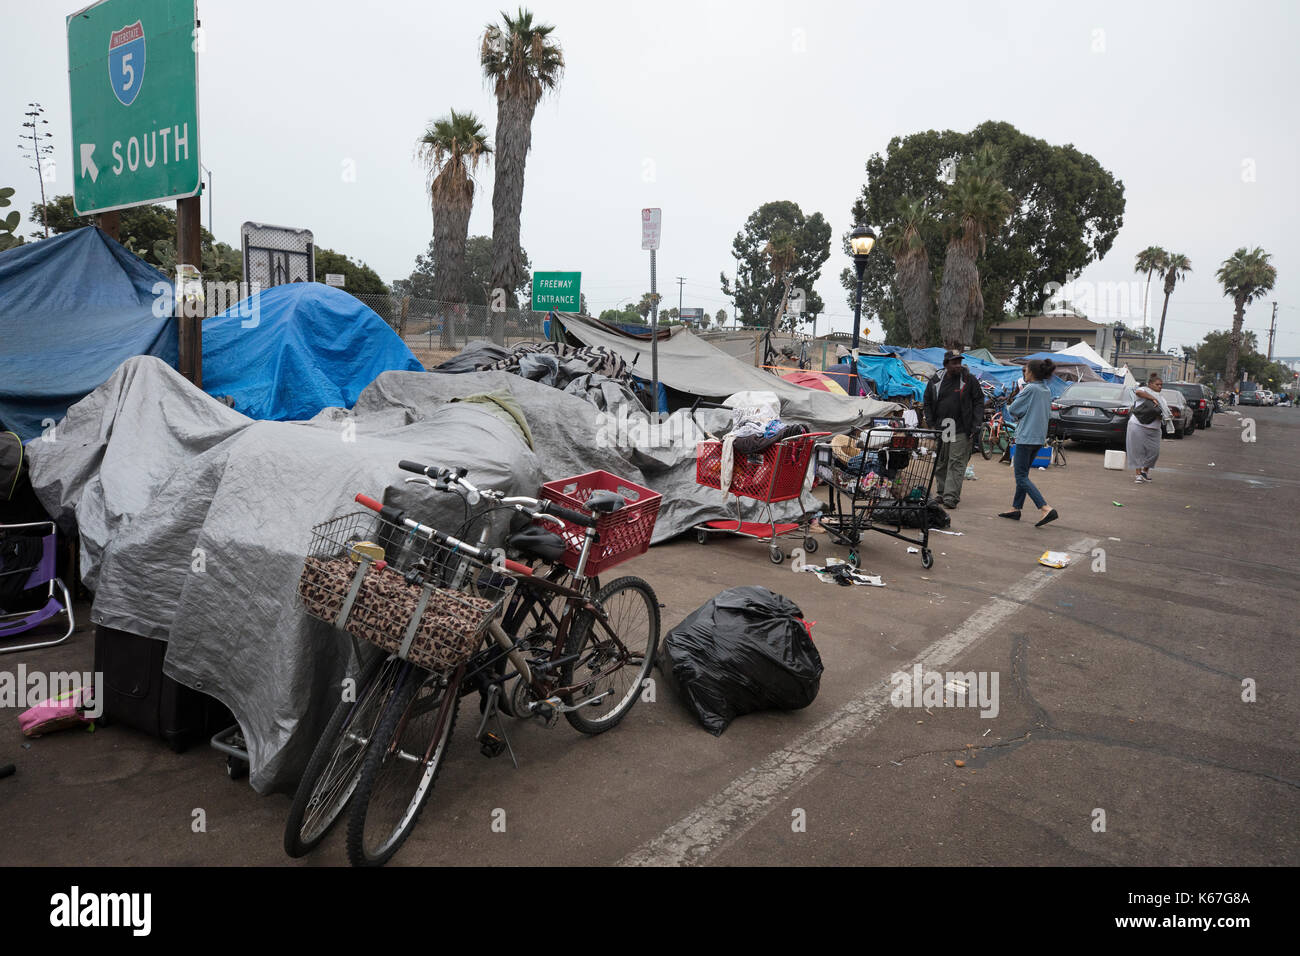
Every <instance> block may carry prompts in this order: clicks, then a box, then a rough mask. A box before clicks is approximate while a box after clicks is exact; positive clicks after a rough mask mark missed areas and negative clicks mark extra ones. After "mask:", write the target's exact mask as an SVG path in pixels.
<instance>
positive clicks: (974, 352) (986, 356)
mask: <svg viewBox="0 0 1300 956" xmlns="http://www.w3.org/2000/svg"><path fill="white" fill-rule="evenodd" d="M966 354H967V355H969V356H970V357H971V358H975V359H979V360H980V361H981V362H987V363H988V364H989V365H1006V364H1007V363H1006V362H1002V361H999V360H998V359H996V358H994V356H993V353H992V352H990V351H989V350H988V349H971V350H970V351H968V352H967V353H966Z"/></svg>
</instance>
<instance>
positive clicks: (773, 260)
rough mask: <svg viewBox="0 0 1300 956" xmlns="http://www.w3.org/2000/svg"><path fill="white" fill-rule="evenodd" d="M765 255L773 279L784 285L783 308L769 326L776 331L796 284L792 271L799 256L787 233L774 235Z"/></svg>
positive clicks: (777, 311)
mask: <svg viewBox="0 0 1300 956" xmlns="http://www.w3.org/2000/svg"><path fill="white" fill-rule="evenodd" d="M763 255H765V256H767V262H768V268H769V269H771V271H772V275H773V277H774V278H775V279H776V280H777V281H779V282H780V283H781V284H782V293H781V306H780V308H778V309H777V310H776V314H775V315H773V316H772V322H771V324H770V326H769V327H770V328H771V329H772V330H773V331H775V330H776V326H777V323H778V322H780V321H781V318H782V317H783V316H784V315H785V309H786V304H787V303H788V302H789V301H790V286H791V284H793V282H794V275H793V274H792V273H791V271H790V270H791V269H793V268H794V265H795V262H796V261H798V258H799V255H798V253H797V252H796V251H795V248H794V240H793V239H791V238H790V236H789V234H788V233H785V232H776V233H773V234H772V238H770V239H769V240H768V241H767V245H766V246H764V247H763ZM791 331H793V330H791Z"/></svg>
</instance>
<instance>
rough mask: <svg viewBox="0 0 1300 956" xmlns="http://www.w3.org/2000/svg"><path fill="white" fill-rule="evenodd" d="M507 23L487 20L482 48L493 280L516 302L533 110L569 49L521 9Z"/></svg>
mask: <svg viewBox="0 0 1300 956" xmlns="http://www.w3.org/2000/svg"><path fill="white" fill-rule="evenodd" d="M501 19H502V20H503V21H504V25H503V26H498V25H497V24H495V23H492V24H488V26H487V29H486V30H485V31H484V33H483V42H482V43H481V44H480V47H479V63H480V64H481V65H482V67H483V77H484V79H485V80H487V82H488V83H489V84H490V85H491V86H492V88H493V90H494V92H495V93H496V97H497V163H496V166H497V169H496V186H495V188H494V190H493V192H492V284H493V285H494V286H495V287H496V288H498V289H505V290H506V298H507V299H508V300H509V305H510V307H511V308H513V307H515V306H516V304H517V303H516V300H515V293H514V289H515V286H516V285H518V284H519V279H520V278H521V275H522V272H523V269H524V267H523V263H522V261H521V256H520V254H519V214H520V210H521V209H522V208H523V204H524V165H525V164H526V163H527V161H528V150H529V149H530V148H531V147H532V142H533V113H534V112H535V111H536V110H537V104H538V102H539V101H540V100H541V98H542V96H543V95H544V94H545V93H546V92H547V91H549V90H553V89H554V88H555V87H556V85H557V84H558V83H559V81H560V76H561V74H562V73H563V72H564V54H563V53H562V52H561V50H560V47H559V45H558V44H556V43H554V42H552V41H551V39H550V36H551V32H552V31H553V30H554V29H555V27H553V26H551V25H549V24H541V23H534V22H533V15H532V13H530V12H529V11H527V10H524V9H523V8H520V10H519V12H518V14H517V15H516V16H514V17H513V18H512V17H511V16H510V15H509V14H508V13H504V12H503V13H502V14H501Z"/></svg>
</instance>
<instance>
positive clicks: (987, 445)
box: [979, 422, 993, 461]
mask: <svg viewBox="0 0 1300 956" xmlns="http://www.w3.org/2000/svg"><path fill="white" fill-rule="evenodd" d="M990 431H991V430H990V428H989V424H988V422H985V423H984V424H983V425H982V426H981V427H980V440H979V446H980V454H981V455H983V456H984V460H985V461H988V460H989V459H990V458H992V457H993V441H992V436H991V435H990Z"/></svg>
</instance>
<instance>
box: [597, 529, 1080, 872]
mask: <svg viewBox="0 0 1300 956" xmlns="http://www.w3.org/2000/svg"><path fill="white" fill-rule="evenodd" d="M1096 545H1097V539H1096V538H1083V539H1082V540H1079V541H1076V542H1075V543H1074V544H1072V545H1070V547H1069V548H1068V550H1069V551H1071V552H1073V553H1075V554H1088V553H1089V552H1091V551H1092V549H1093V548H1094V547H1096ZM1074 563H1078V562H1074ZM1074 563H1072V564H1071V565H1070V567H1073V566H1074ZM1068 570H1069V568H1066V571H1068ZM1063 573H1065V572H1064V571H1049V570H1048V569H1047V568H1041V567H1040V568H1035V569H1034V570H1033V571H1030V572H1029V573H1028V574H1026V575H1025V576H1024V577H1023V578H1021V579H1020V580H1019V581H1016V582H1015V583H1014V584H1012V585H1011V586H1010V587H1009V588H1007V589H1006V591H1005V592H1003V593H1002V594H1001V595H999V596H997V597H994V598H992V599H991V600H990V601H989V603H988V604H986V605H985V606H984V607H982V608H980V609H979V610H978V611H976V612H975V613H974V614H972V615H971V616H970V617H968V618H967V619H966V620H965V621H963V622H962V623H961V625H960V626H959V627H958V628H957V629H956V630H954V631H953V632H952V633H951V634H948V635H947V636H945V637H943V638H940V639H939V640H938V641H936V642H935V643H933V644H931V645H930V646H929V647H928V648H926V649H925V650H924V651H922V652H921V653H920V654H919V655H918V656H917V657H916V658H915V659H914V660H912V661H909V662H908V663H907V664H906V665H904V666H903V667H900V668H898V669H899V670H901V671H910V670H912V668H913V667H914V666H915V665H916V664H918V663H919V664H920V665H921V666H922V668H923V669H925V670H939V669H941V668H943V667H945V666H947V665H948V664H949V663H951V662H952V661H953V660H955V659H956V658H957V656H958V655H959V654H961V653H962V652H963V651H965V650H967V649H968V648H970V647H971V646H972V645H974V644H975V643H976V642H978V641H979V640H980V639H981V638H983V637H984V636H985V635H987V634H988V633H989V632H991V631H992V630H993V629H994V628H996V627H997V626H998V625H999V624H1001V623H1002V622H1003V621H1005V620H1006V619H1007V618H1009V617H1010V616H1011V615H1012V614H1014V613H1016V611H1019V610H1020V609H1021V606H1022V604H1023V603H1027V602H1028V601H1029V600H1030V599H1031V598H1033V597H1034V595H1036V594H1037V593H1038V592H1039V591H1041V590H1042V589H1043V588H1045V587H1047V585H1049V584H1050V583H1051V582H1052V581H1053V580H1055V579H1057V578H1059V577H1060V576H1061V575H1062V574H1063ZM892 689H893V688H892V685H891V684H890V683H889V682H888V681H884V682H882V683H881V685H880V686H878V687H873V688H871V689H870V690H868V691H866V692H864V693H863V694H861V695H860V696H858V697H855V698H854V699H853V700H850V701H849V702H848V703H847V704H845V705H844V706H843V707H841V708H839V710H837V711H835V713H833V714H831V716H830V717H828V718H826V719H825V720H823V721H822V722H821V723H820V724H818V725H817V726H816V727H814V728H812V729H811V730H809V731H808V732H807V733H805V734H804V735H803V736H801V737H800V738H799V739H797V740H796V741H795V742H794V743H792V744H791V745H790V746H788V747H786V748H784V749H782V750H778V751H776V752H775V753H772V754H769V755H768V756H767V758H766V759H765V760H764V761H763V762H762V763H760V764H759V765H758V766H756V767H754V768H753V769H752V770H749V771H747V772H746V773H744V774H741V775H740V776H739V777H737V778H736V779H735V780H733V781H732V782H731V783H730V784H728V785H727V786H726V787H725V788H724V789H723V790H722V791H720V792H719V793H717V794H715V795H714V796H713V797H711V798H710V799H709V800H707V801H705V802H704V803H702V804H700V806H698V807H696V808H695V809H694V810H692V811H691V812H690V813H688V814H687V815H686V816H684V817H682V819H680V820H678V821H677V822H676V823H674V824H673V825H672V826H670V827H669V828H668V829H667V830H665V831H664V832H663V833H661V834H660V835H659V836H657V837H655V838H654V839H653V840H650V841H649V842H647V843H644V844H642V845H641V846H640V847H638V848H637V849H636V850H633V851H632V852H631V853H629V854H628V855H627V856H625V857H623V859H622V860H620V861H619V865H620V866H690V865H695V864H699V863H703V862H704V861H705V859H706V858H707V857H708V855H709V854H710V853H712V852H714V851H715V850H717V849H718V848H719V847H721V846H722V844H723V843H725V842H730V841H732V840H734V839H735V838H737V837H739V836H740V835H741V834H743V833H744V832H745V831H747V830H748V829H749V828H750V827H752V826H753V825H754V824H755V823H757V822H758V820H759V819H761V818H762V816H763V815H764V814H765V813H767V811H768V810H770V809H771V807H772V805H773V804H775V803H776V802H777V800H779V799H780V798H781V797H782V796H783V795H784V794H785V793H786V791H788V790H790V788H792V787H794V786H795V785H796V784H799V783H801V782H802V781H803V780H804V779H805V778H806V777H807V776H808V775H809V774H812V773H814V772H815V771H817V770H818V768H819V764H820V763H821V761H822V759H823V758H824V757H825V756H826V755H827V754H828V753H830V751H832V750H834V749H835V748H836V747H838V746H839V745H840V744H842V743H844V742H845V741H848V740H850V739H852V738H855V737H860V736H862V734H863V733H865V732H867V731H869V730H871V729H873V725H874V724H876V723H879V722H880V721H881V720H882V719H883V718H884V717H885V716H887V715H888V714H889V713H890V712H892V710H893V708H891V707H890V705H889V695H890V691H891V690H892Z"/></svg>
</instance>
